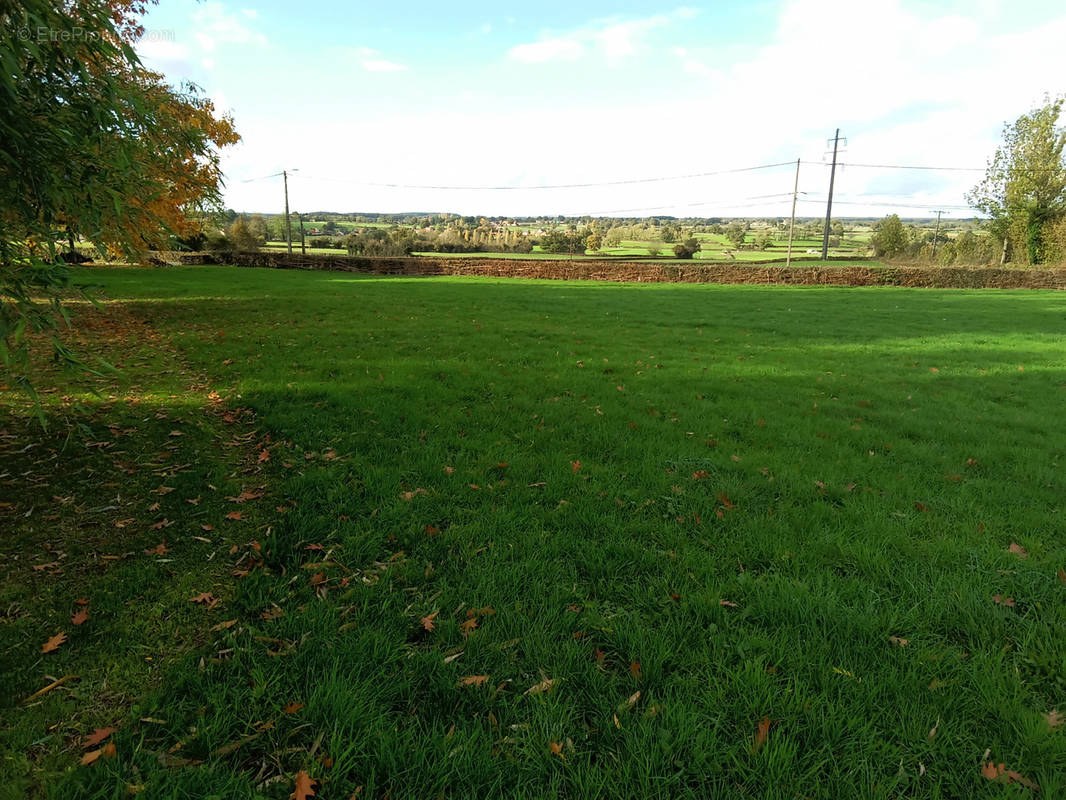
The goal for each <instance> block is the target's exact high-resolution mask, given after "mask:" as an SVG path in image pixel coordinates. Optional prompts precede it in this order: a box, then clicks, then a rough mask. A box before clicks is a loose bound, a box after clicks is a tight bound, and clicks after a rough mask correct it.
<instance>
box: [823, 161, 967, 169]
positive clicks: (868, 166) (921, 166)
mask: <svg viewBox="0 0 1066 800" xmlns="http://www.w3.org/2000/svg"><path fill="white" fill-rule="evenodd" d="M818 163H821V162H818ZM823 166H829V165H828V164H824V165H823ZM837 166H838V167H861V168H864V169H920V170H933V171H937V172H984V171H985V167H939V166H934V165H926V164H854V163H850V162H843V161H841V162H839V163H838V164H837Z"/></svg>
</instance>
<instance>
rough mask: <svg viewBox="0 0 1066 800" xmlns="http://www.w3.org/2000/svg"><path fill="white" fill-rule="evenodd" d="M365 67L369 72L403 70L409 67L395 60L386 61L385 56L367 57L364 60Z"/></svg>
mask: <svg viewBox="0 0 1066 800" xmlns="http://www.w3.org/2000/svg"><path fill="white" fill-rule="evenodd" d="M363 69H365V70H366V71H367V72H401V71H402V70H405V69H407V67H406V66H404V65H403V64H397V63H396V62H394V61H386V60H385V59H383V58H367V59H364V60H363Z"/></svg>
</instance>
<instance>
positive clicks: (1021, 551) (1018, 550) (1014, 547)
mask: <svg viewBox="0 0 1066 800" xmlns="http://www.w3.org/2000/svg"><path fill="white" fill-rule="evenodd" d="M1007 551H1008V552H1011V553H1014V555H1016V556H1018V558H1029V551H1028V550H1026V549H1025V548H1024V547H1022V546H1021V545H1020V544H1018V543H1017V542H1011V543H1010V547H1008V548H1007Z"/></svg>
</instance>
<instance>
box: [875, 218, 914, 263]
mask: <svg viewBox="0 0 1066 800" xmlns="http://www.w3.org/2000/svg"><path fill="white" fill-rule="evenodd" d="M909 241H910V237H909V235H908V233H907V229H906V228H905V227H904V226H903V223H902V222H900V219H899V215H898V214H890V215H889V216H887V217H885V218H884V219H883V220H881V221H880V222H878V223H876V224H875V225H874V235H873V236H872V237H870V244H871V245H872V246H873V248H874V255H875V256H888V257H890V258H891V257H892V256H898V255H901V254H903V253H904V252H905V251H906V249H907V245H908V243H909Z"/></svg>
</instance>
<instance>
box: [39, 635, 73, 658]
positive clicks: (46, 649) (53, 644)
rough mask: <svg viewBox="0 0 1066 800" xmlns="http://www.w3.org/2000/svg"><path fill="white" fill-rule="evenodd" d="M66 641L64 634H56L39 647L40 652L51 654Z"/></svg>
mask: <svg viewBox="0 0 1066 800" xmlns="http://www.w3.org/2000/svg"><path fill="white" fill-rule="evenodd" d="M66 640H67V635H66V634H65V633H57V634H56V635H55V636H53V637H52V638H51V639H49V640H48V641H47V642H45V643H44V644H42V645H41V652H42V653H52V652H54V651H56V650H58V649H59V646H60V645H61V644H63V642H65V641H66Z"/></svg>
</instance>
